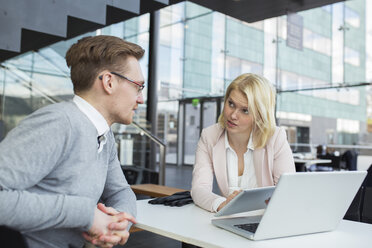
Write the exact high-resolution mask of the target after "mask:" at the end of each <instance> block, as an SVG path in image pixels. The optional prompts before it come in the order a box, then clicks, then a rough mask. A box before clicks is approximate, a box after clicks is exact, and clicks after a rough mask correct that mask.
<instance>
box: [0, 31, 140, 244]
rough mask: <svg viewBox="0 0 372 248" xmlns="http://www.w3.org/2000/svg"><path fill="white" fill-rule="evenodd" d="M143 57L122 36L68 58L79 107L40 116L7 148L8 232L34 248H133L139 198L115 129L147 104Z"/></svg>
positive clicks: (99, 40) (1, 153)
mask: <svg viewBox="0 0 372 248" xmlns="http://www.w3.org/2000/svg"><path fill="white" fill-rule="evenodd" d="M143 54H144V50H143V49H142V48H141V47H140V46H138V45H135V44H132V43H129V42H126V41H124V40H122V39H120V38H117V37H112V36H96V37H86V38H83V39H81V40H79V41H78V42H77V43H76V44H74V45H72V46H71V48H70V49H69V50H68V51H67V53H66V61H67V65H68V66H69V67H71V80H72V83H73V87H74V93H75V96H74V98H73V100H72V101H70V102H62V103H57V104H52V105H49V106H47V107H44V108H42V109H39V110H37V111H36V112H34V113H33V114H31V115H30V116H28V117H27V118H25V119H24V120H23V121H22V122H21V123H20V124H19V125H18V126H17V127H16V128H14V129H13V130H12V131H11V132H9V134H8V135H7V137H6V138H5V139H4V140H3V141H2V142H1V143H0V226H2V225H3V226H7V227H9V228H12V229H16V230H19V231H21V232H22V234H23V235H24V237H25V239H26V241H27V243H28V245H29V247H37V248H39V247H82V246H83V245H84V238H85V239H86V240H88V241H89V242H92V243H93V244H96V245H98V246H102V247H112V246H113V245H116V244H121V245H123V244H125V243H126V241H127V239H128V236H129V233H128V229H129V227H130V225H131V224H130V222H132V223H135V219H134V217H133V216H134V215H135V214H136V203H135V200H136V198H135V195H134V193H133V191H132V190H131V188H130V186H129V185H128V183H127V181H126V179H125V177H124V175H123V172H122V170H121V168H120V163H119V161H118V158H117V153H116V148H115V140H114V136H113V133H112V131H111V130H110V128H109V127H110V126H111V124H112V123H122V124H130V123H131V122H132V119H133V114H134V111H135V110H136V109H137V107H138V104H142V103H143V96H142V89H143V87H144V78H143V75H142V72H141V68H140V65H139V63H138V60H139V59H140V58H141V57H142V56H143ZM99 201H101V202H103V203H105V204H106V206H107V207H106V206H105V205H103V204H101V203H99V204H98V205H97V203H98V202H99Z"/></svg>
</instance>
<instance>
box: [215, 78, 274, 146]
mask: <svg viewBox="0 0 372 248" xmlns="http://www.w3.org/2000/svg"><path fill="white" fill-rule="evenodd" d="M233 90H238V91H239V92H241V93H242V94H244V95H246V97H247V100H248V111H249V113H250V114H251V115H252V116H253V120H254V121H253V128H252V135H253V137H252V138H253V144H254V147H255V148H262V147H264V146H265V145H266V143H267V141H268V140H269V138H270V137H271V136H272V135H273V134H274V132H275V126H276V124H275V116H274V112H275V95H276V93H275V88H274V87H273V85H272V84H271V83H270V82H269V81H268V80H267V79H266V78H264V77H261V76H259V75H256V74H253V73H245V74H242V75H240V76H238V77H237V78H235V79H234V81H232V82H231V84H230V85H229V87H228V88H227V90H226V94H225V98H224V108H225V106H226V101H227V99H228V98H229V96H230V94H231V92H232V91H233ZM218 123H219V124H220V125H221V126H222V127H223V128H225V127H226V126H225V123H226V120H225V117H224V114H223V111H222V113H221V115H220V117H219V118H218Z"/></svg>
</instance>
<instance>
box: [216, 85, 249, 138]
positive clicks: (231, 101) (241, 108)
mask: <svg viewBox="0 0 372 248" xmlns="http://www.w3.org/2000/svg"><path fill="white" fill-rule="evenodd" d="M223 115H224V117H225V127H226V130H227V132H229V133H231V134H233V133H238V134H247V135H250V133H251V131H252V127H253V116H252V115H251V114H250V113H249V111H248V100H247V97H246V95H244V94H243V93H241V92H240V91H238V90H232V91H231V93H230V96H229V97H228V98H227V101H226V103H225V106H224V109H223Z"/></svg>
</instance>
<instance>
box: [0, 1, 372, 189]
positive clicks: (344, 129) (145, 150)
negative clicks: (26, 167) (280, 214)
mask: <svg viewBox="0 0 372 248" xmlns="http://www.w3.org/2000/svg"><path fill="white" fill-rule="evenodd" d="M368 13H372V2H371V1H368V0H352V1H346V2H337V3H334V4H331V5H326V6H322V7H318V8H314V9H310V10H305V11H300V12H296V13H288V14H287V15H283V16H279V17H274V18H269V19H265V20H262V21H257V22H253V23H248V22H244V21H241V20H239V19H235V18H232V17H230V16H227V15H224V14H221V13H219V12H216V11H213V10H211V9H208V8H205V7H202V6H200V5H197V4H195V3H192V2H189V1H185V2H180V3H177V4H174V5H170V6H166V7H164V8H161V9H160V10H159V11H158V15H157V16H158V22H159V23H158V30H157V31H158V34H159V40H158V42H157V43H156V51H157V60H156V74H157V79H156V80H157V81H156V84H154V85H156V89H155V91H156V92H157V99H156V102H155V103H156V106H152V108H153V109H154V111H155V115H154V116H155V117H154V118H153V119H152V123H150V124H149V123H148V121H147V120H146V115H148V111H147V109H148V107H149V102H148V101H147V102H146V103H145V104H143V105H142V106H139V109H138V112H137V116H136V118H135V122H136V125H130V126H121V125H115V126H113V127H112V128H113V131H114V132H115V134H116V138H117V144H118V154H119V158H120V160H121V163H122V165H123V168H124V170H125V171H126V173H127V177H128V178H129V181H130V182H131V183H143V182H159V179H158V177H157V176H158V172H159V170H161V168H160V169H159V163H161V161H162V154H161V151H165V163H166V165H167V171H168V172H167V173H168V176H167V177H166V178H165V184H167V185H171V186H180V185H175V184H176V183H175V182H174V181H172V180H174V175H181V177H180V178H181V180H182V178H185V179H184V180H185V182H182V184H184V187H185V188H187V187H188V186H189V183H190V182H189V181H190V175H191V170H190V168H191V166H192V165H193V163H194V159H195V151H196V146H197V142H198V139H199V135H200V132H201V130H202V128H204V127H207V126H209V125H212V124H213V123H215V122H216V121H217V118H218V115H219V113H220V112H221V110H222V107H223V95H224V92H225V89H226V88H227V86H228V85H229V83H230V82H231V81H232V80H233V79H234V78H235V77H236V76H238V75H240V74H241V73H246V72H251V73H257V74H261V75H264V76H265V77H266V78H268V79H269V80H270V81H271V82H272V83H273V84H274V85H275V87H276V89H277V108H276V117H277V124H278V125H280V126H283V127H285V129H286V131H287V135H288V140H289V143H290V144H291V147H292V149H293V152H294V153H295V154H296V155H298V157H300V158H311V157H316V156H317V155H320V154H319V151H318V154H317V151H316V148H317V147H318V148H319V147H321V148H322V150H321V151H320V153H322V155H325V154H326V153H330V154H331V155H332V156H336V157H339V160H338V161H339V163H340V164H338V165H336V169H348V167H347V165H346V164H345V163H346V162H345V160H343V159H342V156H343V155H344V154H345V152H347V151H353V152H354V154H356V159H357V169H367V168H368V167H369V165H370V164H372V84H371V82H372V18H371V16H370V15H369V14H368ZM150 19H151V15H150V14H148V13H147V14H143V15H139V16H136V17H133V18H130V19H128V20H126V21H123V22H118V23H115V24H112V25H110V26H106V27H102V28H99V29H97V30H95V31H92V32H89V33H85V34H83V35H79V36H77V37H74V38H71V39H66V40H63V41H59V42H57V43H54V44H52V45H49V46H46V47H44V48H41V49H38V50H33V51H29V52H26V53H23V54H21V55H18V56H15V57H12V58H9V59H6V60H3V61H2V62H1V67H0V100H1V104H0V113H1V118H0V140H1V139H2V138H3V137H4V136H5V135H6V134H7V133H8V132H9V131H10V130H11V129H12V128H14V127H15V126H16V125H17V124H18V123H19V122H20V121H21V120H22V119H23V118H24V117H25V116H26V115H28V114H30V113H31V112H33V111H35V110H36V109H38V108H40V107H42V106H45V105H47V104H51V103H53V102H59V101H62V100H68V99H71V97H72V96H73V91H72V84H71V81H70V78H69V69H68V68H67V66H66V63H65V59H64V56H65V53H66V51H67V49H68V48H69V47H70V45H71V44H73V43H74V42H76V41H77V40H78V39H80V38H82V37H84V36H92V35H100V34H105V35H114V36H118V37H121V38H124V39H125V40H128V41H131V42H134V43H137V44H139V45H141V46H142V47H143V48H144V49H145V50H146V51H149V49H150V45H149V44H150V42H149V40H150V23H151V21H150ZM149 64H150V63H149V52H146V53H145V57H144V58H143V59H142V60H141V66H142V70H143V73H144V76H145V77H146V79H147V75H148V70H149ZM146 86H148V85H146ZM147 89H148V87H146V88H145V90H144V98H145V100H148V97H147V96H148V91H147ZM154 140H157V141H159V142H160V146H158V145H153V144H154V143H153V141H154ZM151 143H152V145H151ZM161 147H165V148H166V149H163V150H162V148H161ZM151 149H152V150H153V151H154V152H153V158H151V152H150V150H151ZM343 161H344V162H343ZM182 168H186V169H185V170H182ZM331 169H332V168H331ZM185 171H186V172H185ZM169 173H171V174H169ZM182 173H186V174H187V176H185V177H184V176H182V175H183V174H182ZM177 180H179V179H177ZM185 184H186V185H185Z"/></svg>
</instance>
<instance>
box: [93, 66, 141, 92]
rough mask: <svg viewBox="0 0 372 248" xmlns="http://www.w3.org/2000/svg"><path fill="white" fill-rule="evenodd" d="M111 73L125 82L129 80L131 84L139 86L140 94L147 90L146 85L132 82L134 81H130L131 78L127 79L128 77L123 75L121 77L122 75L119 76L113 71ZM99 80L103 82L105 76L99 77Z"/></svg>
mask: <svg viewBox="0 0 372 248" xmlns="http://www.w3.org/2000/svg"><path fill="white" fill-rule="evenodd" d="M110 73H111V74H113V75H115V76H118V77H120V78H122V79H125V80H127V81H128V82H130V83H132V84H135V85H137V86H138V93H140V92H142V90H143V88H145V85H144V84H141V83H138V82H136V81H134V80H132V79H129V78H127V77H126V76H123V75H121V74H119V73H117V72H114V71H111V72H110ZM98 78H99V79H100V80H102V78H103V75H101V76H99V77H98Z"/></svg>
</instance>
